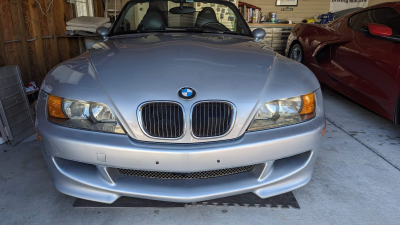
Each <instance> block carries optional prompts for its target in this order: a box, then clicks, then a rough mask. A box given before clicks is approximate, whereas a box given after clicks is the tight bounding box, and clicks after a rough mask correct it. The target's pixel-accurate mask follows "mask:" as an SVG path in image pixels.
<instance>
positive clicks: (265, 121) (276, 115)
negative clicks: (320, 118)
mask: <svg viewBox="0 0 400 225" xmlns="http://www.w3.org/2000/svg"><path fill="white" fill-rule="evenodd" d="M314 116H315V95H314V93H310V94H306V95H302V96H300V97H294V98H286V99H281V100H275V101H270V102H267V103H264V104H263V105H262V106H261V107H260V108H259V109H258V112H257V113H256V115H255V116H254V119H253V122H252V123H251V125H250V127H249V128H248V129H247V131H257V130H266V129H271V128H275V127H281V126H286V125H290V124H296V123H301V122H304V121H307V120H309V119H312V118H313V117H314Z"/></svg>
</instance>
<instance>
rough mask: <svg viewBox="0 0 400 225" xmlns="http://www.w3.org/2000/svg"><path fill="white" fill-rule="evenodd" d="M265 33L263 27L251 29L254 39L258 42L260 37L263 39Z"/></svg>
mask: <svg viewBox="0 0 400 225" xmlns="http://www.w3.org/2000/svg"><path fill="white" fill-rule="evenodd" d="M266 34H267V33H266V32H265V30H264V29H261V28H257V29H255V30H253V36H254V41H255V42H258V41H259V40H260V39H263V38H264V37H265V35H266Z"/></svg>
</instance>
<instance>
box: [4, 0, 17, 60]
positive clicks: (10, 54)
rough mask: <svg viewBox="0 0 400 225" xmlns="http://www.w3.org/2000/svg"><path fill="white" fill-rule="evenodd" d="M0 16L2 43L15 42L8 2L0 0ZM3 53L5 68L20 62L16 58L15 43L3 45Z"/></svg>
mask: <svg viewBox="0 0 400 225" xmlns="http://www.w3.org/2000/svg"><path fill="white" fill-rule="evenodd" d="M0 15H1V19H0V27H1V30H2V32H0V35H2V38H3V41H11V40H15V36H14V26H13V23H12V16H11V10H10V5H9V3H8V0H0ZM4 52H5V53H4V54H5V56H4V58H5V63H6V64H5V65H6V66H9V65H19V63H20V60H19V57H18V51H17V45H16V43H15V42H14V43H6V44H4Z"/></svg>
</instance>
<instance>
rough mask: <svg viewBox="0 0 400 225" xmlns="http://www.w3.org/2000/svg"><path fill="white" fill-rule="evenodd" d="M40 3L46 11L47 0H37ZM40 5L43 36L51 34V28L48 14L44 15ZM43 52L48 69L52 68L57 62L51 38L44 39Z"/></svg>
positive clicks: (41, 32)
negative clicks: (48, 22)
mask: <svg viewBox="0 0 400 225" xmlns="http://www.w3.org/2000/svg"><path fill="white" fill-rule="evenodd" d="M37 1H38V2H39V4H40V5H41V7H42V10H45V11H46V9H45V8H46V5H45V0H37ZM40 5H37V7H38V12H39V14H38V15H39V23H40V34H41V36H49V35H50V32H49V28H48V24H47V16H45V15H43V14H42V12H41V11H40V9H39V7H40ZM42 46H43V47H42V49H43V50H42V52H43V58H44V62H45V66H46V71H49V70H51V68H53V66H54V65H55V64H56V62H55V57H53V53H52V50H51V39H42Z"/></svg>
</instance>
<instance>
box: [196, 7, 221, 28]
mask: <svg viewBox="0 0 400 225" xmlns="http://www.w3.org/2000/svg"><path fill="white" fill-rule="evenodd" d="M207 23H219V22H218V19H217V15H216V14H215V11H214V9H213V8H211V7H205V8H204V9H203V10H201V11H200V12H199V14H198V15H197V19H196V23H195V26H196V27H202V26H203V25H205V24H207Z"/></svg>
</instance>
